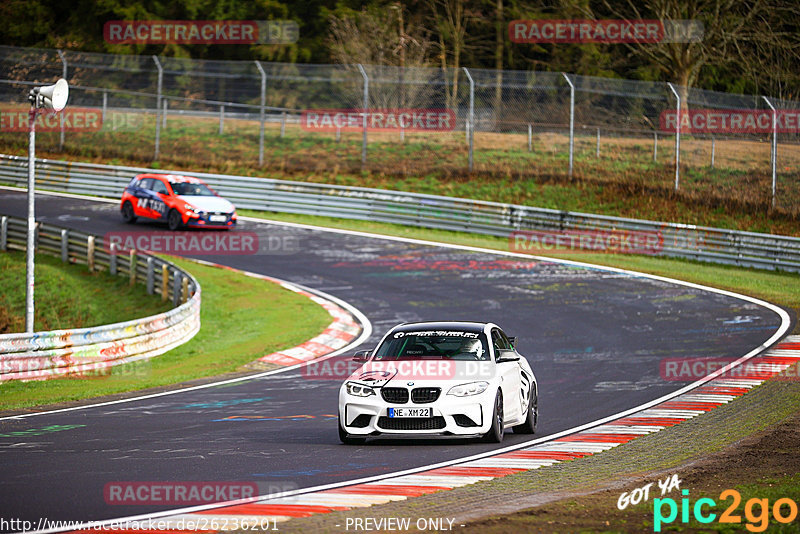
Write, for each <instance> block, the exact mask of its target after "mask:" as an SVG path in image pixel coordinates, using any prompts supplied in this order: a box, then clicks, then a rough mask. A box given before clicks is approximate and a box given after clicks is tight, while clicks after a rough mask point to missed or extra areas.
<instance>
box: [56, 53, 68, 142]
mask: <svg viewBox="0 0 800 534" xmlns="http://www.w3.org/2000/svg"><path fill="white" fill-rule="evenodd" d="M57 52H58V57H60V58H61V77H62V78H64V79H65V80H66V79H67V57H66V56H65V55H64V52H62V51H61V50H57ZM59 122H60V123H61V135H60V136H59V138H58V150H64V114H63V113H62V114H61V116H60V117H59Z"/></svg>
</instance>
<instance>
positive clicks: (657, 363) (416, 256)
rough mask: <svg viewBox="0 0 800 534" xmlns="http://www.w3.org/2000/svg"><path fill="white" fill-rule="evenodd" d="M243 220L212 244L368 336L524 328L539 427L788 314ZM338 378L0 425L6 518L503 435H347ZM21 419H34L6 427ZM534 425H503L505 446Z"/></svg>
mask: <svg viewBox="0 0 800 534" xmlns="http://www.w3.org/2000/svg"><path fill="white" fill-rule="evenodd" d="M25 213H26V204H25V194H24V193H22V192H13V191H6V190H0V214H6V215H13V216H17V217H24V216H25ZM37 219H38V220H40V221H42V222H43V223H44V224H48V223H50V224H54V225H60V226H65V227H69V228H74V229H78V230H81V231H84V232H92V233H96V234H100V235H103V234H106V233H107V232H115V231H125V232H129V231H140V232H145V233H149V232H154V231H165V230H166V228H165V226H163V225H159V224H153V223H139V224H136V225H135V226H130V225H126V224H124V223H123V222H122V221H121V219H120V216H119V212H118V207H117V205H115V204H106V203H98V202H91V201H88V200H80V199H71V198H60V197H53V196H47V195H44V194H40V195H39V196H38V197H37ZM244 231H249V232H255V233H257V234H258V235H259V241H260V243H261V249H260V251H259V253H257V254H253V255H215V256H202V258H203V259H207V260H209V261H214V262H218V263H223V264H226V265H230V266H232V267H236V268H239V269H245V270H248V271H254V272H257V273H262V274H266V275H270V276H274V277H277V278H281V279H284V280H288V281H291V282H296V283H299V284H303V285H306V286H309V287H311V288H315V289H319V290H322V291H325V292H327V293H330V294H331V295H334V296H336V297H339V298H341V299H343V300H345V301H347V302H349V303H350V304H352V305H354V306H355V307H357V308H358V309H360V310H361V311H362V312H363V313H364V314H365V315H366V316H367V317H368V318H369V320H370V321H371V322H372V324H373V327H374V333H373V335H372V337H371V339H370V340H369V341H367V342H366V343H365V344H364V346H363V347H362V348H371V347H372V346H373V345H374V344H375V343H376V342H377V340H378V339H379V337H380V336H381V335H382V334H383V333H384V332H385V331H386V330H387V329H388V328H389V327H391V326H394V325H395V324H397V323H400V322H404V321H417V320H475V321H493V322H496V323H498V324H500V325H501V326H502V327H503V328H504V329H505V330H506V332H508V333H509V335H516V336H517V337H518V341H517V348H518V349H519V351H520V352H521V353H522V354H524V355H526V357H527V358H528V360H529V361H530V363H531V365H532V366H533V369H534V371H535V373H536V375H537V379H538V381H539V387H540V395H539V399H540V400H539V407H540V425H539V431H538V433H537V435H538V436H545V435H548V434H552V433H555V432H558V431H561V430H565V429H568V428H570V427H573V426H576V425H579V424H582V423H586V422H589V421H593V420H595V419H598V418H600V417H603V416H607V415H611V414H614V413H617V412H619V411H621V410H624V409H627V408H631V407H634V406H637V405H639V404H641V403H643V402H646V401H648V400H651V399H655V398H657V397H660V396H661V395H664V394H666V393H669V392H670V391H674V390H676V389H678V388H680V387H682V386H684V385H686V382H680V381H671V380H665V379H664V378H663V377H662V373H661V367H662V364H663V360H665V359H669V358H696V357H700V356H713V357H721V358H725V357H738V356H741V355H743V354H745V353H746V352H748V351H749V350H751V349H752V348H754V347H756V346H758V345H759V344H761V343H762V342H764V341H765V340H766V339H768V338H769V337H770V336H771V335H772V334H773V333H774V332H775V331H776V330H777V329H778V327H779V325H780V318H779V316H778V315H777V314H776V313H774V312H773V311H770V310H768V309H766V308H764V307H761V306H757V305H755V304H752V303H749V302H745V301H742V300H740V299H737V298H734V297H730V296H725V295H720V294H716V293H712V292H708V291H704V290H699V289H695V288H691V287H686V286H682V285H676V284H673V283H669V282H663V281H658V280H653V279H650V278H646V277H641V276H637V275H634V274H621V273H615V272H610V271H607V270H603V269H600V268H582V267H575V266H570V265H565V264H561V263H557V262H554V261H541V260H537V259H533V258H531V259H520V258H513V257H508V256H502V255H499V254H490V253H480V252H470V251H463V250H455V249H450V248H444V247H437V246H428V245H421V244H412V243H407V242H399V241H390V240H383V239H376V238H370V237H364V236H357V235H346V234H342V233H331V232H323V231H317V230H309V229H303V228H295V227H287V226H282V225H272V224H263V223H254V222H243V223H242V224H241V225H240V227H239V228H238V229H237V230H236V232H244ZM270 249H271V250H270ZM339 385H340V381H339V380H319V379H313V380H312V379H309V378H307V377H305V376H303V374H302V373H301V372H299V371H294V372H287V373H282V374H277V375H273V376H268V377H263V378H260V379H254V380H248V381H245V382H241V383H237V384H232V385H226V386H219V387H212V388H207V389H201V390H196V391H191V392H185V393H180V394H175V395H169V396H163V397H157V398H153V399H147V400H140V401H133V402H128V403H124V404H116V405H112V406H106V407H95V408H88V409H82V410H78V411H72V412H66V413H56V414H50V415H41V416H36V417H30V418H25V419H19V420H3V421H0V466H2V477H0V503H2V505H0V508H2V509H1V510H0V516H2V517H6V518H19V519H27V520H32V521H38V520H39V518H42V517H44V518H48V519H50V520H54V519H75V520H99V519H108V518H115V517H122V516H129V515H134V514H136V515H138V514H143V513H147V512H152V511H157V510H163V509H169V508H175V507H176V506H174V505H160V504H158V503H152V504H143V505H136V506H120V505H112V504H108V503H107V502H106V499H105V497H104V487H106V484H109V483H113V482H119V481H142V482H149V481H173V482H174V481H236V482H246V483H253V482H254V483H257V484H258V487H259V489H260V492H261V493H268V492H270V491H278V490H287V489H294V488H302V487H310V486H316V485H320V484H327V483H333V482H339V481H344V480H349V479H355V478H361V477H366V476H371V475H378V474H381V473H388V472H393V471H398V470H401V469H406V468H411V467H415V466H421V465H426V464H430V463H434V462H439V461H445V460H448V459H454V458H458V457H462V456H466V455H469V454H474V453H478V452H482V451H486V450H490V449H492V448H496V447H497V446H496V445H490V444H484V443H478V442H476V441H475V440H441V441H431V440H426V441H407V440H374V441H371V442H369V443H368V444H367V445H365V446H345V445H342V444H340V443H339V440H338V438H337V431H336V418H335V414H336V411H337V391H338V387H339ZM1 392H2V386H0V394H2V393H1ZM47 427H51V428H50V429H49V430H46V431H42V429H46V428H47ZM18 431H30V432H28V433H27V435H19V434H17V435H11V434H10V433H11V432H18ZM527 439H529V438H528V437H526V436H519V435H514V434H507V435H506V440H505V442H504V443H503V445H509V444H513V443H518V442H521V441H524V440H527Z"/></svg>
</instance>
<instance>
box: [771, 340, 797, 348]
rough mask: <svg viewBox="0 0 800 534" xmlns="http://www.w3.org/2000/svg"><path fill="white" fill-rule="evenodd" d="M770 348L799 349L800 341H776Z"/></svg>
mask: <svg viewBox="0 0 800 534" xmlns="http://www.w3.org/2000/svg"><path fill="white" fill-rule="evenodd" d="M772 350H800V342H791V341H789V342H786V343H778V344H777V345H776V346H775V348H774V349H772Z"/></svg>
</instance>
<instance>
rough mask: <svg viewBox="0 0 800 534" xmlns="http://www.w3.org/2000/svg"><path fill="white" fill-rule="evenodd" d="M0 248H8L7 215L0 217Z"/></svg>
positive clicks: (4, 249)
mask: <svg viewBox="0 0 800 534" xmlns="http://www.w3.org/2000/svg"><path fill="white" fill-rule="evenodd" d="M0 250H2V251H6V250H8V217H7V216H5V215H3V216H2V217H0Z"/></svg>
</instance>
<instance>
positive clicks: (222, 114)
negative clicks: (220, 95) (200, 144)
mask: <svg viewBox="0 0 800 534" xmlns="http://www.w3.org/2000/svg"><path fill="white" fill-rule="evenodd" d="M224 128H225V105H224V104H223V105H221V106H220V107H219V135H222V131H223V129H224Z"/></svg>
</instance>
